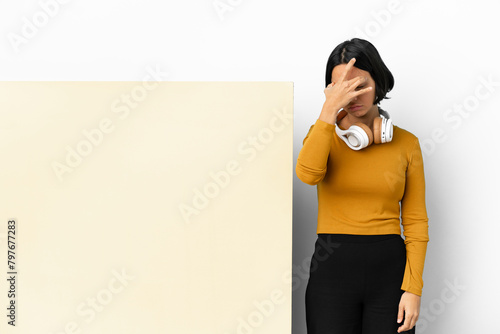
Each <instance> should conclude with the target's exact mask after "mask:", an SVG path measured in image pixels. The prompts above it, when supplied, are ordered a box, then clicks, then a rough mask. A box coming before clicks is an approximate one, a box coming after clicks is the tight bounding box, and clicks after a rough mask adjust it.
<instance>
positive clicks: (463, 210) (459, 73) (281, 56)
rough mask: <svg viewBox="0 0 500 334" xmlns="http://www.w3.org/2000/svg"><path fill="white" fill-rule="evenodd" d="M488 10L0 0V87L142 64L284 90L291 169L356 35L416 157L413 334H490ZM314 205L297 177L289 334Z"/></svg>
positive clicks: (492, 59)
mask: <svg viewBox="0 0 500 334" xmlns="http://www.w3.org/2000/svg"><path fill="white" fill-rule="evenodd" d="M496 3H497V2H495V1H487V0H476V1H463V0H462V1H457V0H454V1H451V0H446V1H439V2H438V1H430V0H412V1H405V0H400V1H397V0H396V1H391V0H383V1H382V0H377V1H367V0H366V1H356V2H347V1H326V0H323V1H311V2H306V1H290V0H288V1H284V0H281V1H263V0H242V1H241V0H222V1H213V0H205V1H194V0H192V1H158V0H156V1H154V0H141V1H138V0H128V1H123V0H122V1H118V0H112V1H111V0H108V1H96V0H85V1H78V0H72V1H67V3H63V1H62V0H61V1H60V2H55V0H52V1H49V0H45V1H43V0H41V1H33V0H30V1H20V0H18V1H9V2H7V1H2V2H1V4H0V36H1V39H0V80H142V79H143V78H144V77H145V76H146V75H147V72H146V68H147V67H148V66H149V67H157V68H160V69H161V70H162V71H163V72H165V73H166V74H165V75H163V77H164V79H165V80H170V81H188V80H189V81H293V82H294V92H295V98H294V99H295V100H294V103H295V110H294V111H295V119H294V131H295V132H294V147H295V148H294V154H295V160H296V157H297V155H298V152H299V150H300V148H301V147H302V139H303V137H304V136H305V134H306V132H307V130H308V129H309V127H310V125H311V124H313V123H314V122H315V120H316V119H317V117H318V116H319V112H320V110H321V106H322V104H323V101H324V94H323V89H324V84H325V83H324V76H325V73H324V71H325V66H326V61H327V59H328V56H329V54H330V52H331V51H332V49H333V48H334V47H335V46H336V45H337V44H339V43H340V42H342V41H344V40H346V39H350V38H352V37H365V38H368V39H369V40H370V41H371V42H372V43H373V44H374V45H375V46H376V47H377V49H378V50H379V52H380V54H381V56H382V58H383V60H384V61H385V62H386V65H387V66H388V67H389V69H390V70H391V71H392V73H393V75H394V77H395V87H394V89H393V91H392V92H391V93H390V94H389V96H390V97H391V98H392V99H391V100H384V101H383V102H382V104H381V107H383V108H384V109H386V110H387V111H388V112H389V113H390V114H391V116H392V118H393V120H394V123H395V124H397V125H399V126H400V127H403V128H405V129H407V130H409V131H411V132H413V133H414V134H415V135H417V136H418V137H419V138H420V141H421V144H422V145H423V149H424V162H425V171H426V178H427V206H428V214H429V218H430V220H429V225H430V230H429V232H430V242H429V246H428V253H427V259H426V267H425V272H424V292H423V297H422V309H421V315H420V320H419V323H418V326H420V328H419V330H418V331H419V332H422V333H429V334H431V333H444V332H446V333H472V332H482V331H492V330H497V328H498V324H497V319H496V318H497V317H498V314H499V311H500V307H499V306H498V302H497V301H498V300H499V299H500V292H499V291H500V289H499V288H498V276H497V273H498V271H499V270H498V255H500V245H499V244H498V242H497V236H498V233H499V232H500V228H499V223H500V218H499V217H498V214H497V212H498V207H499V205H500V201H499V195H498V188H499V186H500V181H499V176H498V152H499V150H498V146H497V145H498V137H497V136H498V131H497V128H498V125H497V124H498V122H499V120H500V117H499V114H498V107H497V106H498V103H499V102H500V66H499V65H498V59H500V57H499V56H500V48H499V47H498V32H499V31H500V24H499V20H498V8H497V7H498V6H497V5H496ZM43 4H47V5H43ZM49 4H50V5H49ZM214 4H215V5H219V8H222V9H219V11H218V10H216V9H215V6H214ZM224 6H225V7H224ZM223 8H226V10H224V9H223ZM13 40H16V41H17V43H18V44H16V43H15V42H13ZM488 81H489V82H490V84H489V85H487V84H485V82H488ZM450 109H451V110H450ZM459 110H462V111H461V113H459V112H458V111H459ZM0 112H2V113H3V112H8V111H7V110H1V111H0ZM1 128H2V125H0V129H1ZM316 205H317V201H316V188H315V187H311V186H308V185H306V184H304V183H302V182H300V181H299V180H298V179H297V178H296V176H295V178H294V254H293V255H294V274H295V276H296V277H297V281H298V282H299V283H300V285H299V286H298V287H297V288H296V289H294V291H293V293H294V297H293V298H294V299H293V302H294V305H293V333H296V334H302V333H305V332H306V331H305V314H304V292H305V286H306V283H307V279H306V278H304V277H307V270H308V265H309V264H308V259H309V258H310V256H311V255H312V251H313V246H314V240H315V238H316V235H315V232H316V217H317V216H316V214H317V208H316Z"/></svg>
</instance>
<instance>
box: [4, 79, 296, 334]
mask: <svg viewBox="0 0 500 334" xmlns="http://www.w3.org/2000/svg"><path fill="white" fill-rule="evenodd" d="M292 115H293V84H292V83H291V82H154V81H150V82H1V83H0V154H1V157H2V167H1V169H0V182H1V183H0V187H1V189H0V247H1V248H0V257H1V259H0V260H1V262H0V263H2V265H1V268H2V273H1V276H2V280H1V283H0V289H1V291H0V296H1V298H0V302H1V306H2V307H1V309H2V310H3V311H2V312H3V314H2V317H1V319H2V320H1V325H0V329H1V330H0V332H1V333H43V334H55V333H58V334H59V333H96V334H97V333H99V334H101V333H120V334H128V333H176V334H184V333H185V334H193V333H203V334H212V333H213V334H215V333H217V334H234V333H246V334H250V333H269V334H271V333H273V334H275V333H290V332H291V328H290V327H291V265H292V175H293V174H292V169H293V162H292V159H293V150H292V143H293V140H292V133H293V118H292ZM9 221H10V223H9ZM13 225H14V226H15V227H14V228H10V229H11V230H15V233H16V234H15V239H13V238H10V240H9V234H8V233H9V232H8V230H9V226H13ZM11 234H12V233H11ZM9 241H10V243H9ZM12 246H14V247H12ZM9 248H10V249H11V253H10V254H11V255H14V256H13V257H11V258H10V260H11V262H10V265H13V266H12V267H10V268H8V267H7V265H8V260H9V259H8V254H9V253H8V250H9ZM9 273H12V274H9ZM8 279H10V281H9V280H8ZM9 291H12V292H13V293H11V294H9V293H8V292H9ZM12 294H14V295H15V296H12ZM9 295H10V296H9ZM11 305H13V306H11ZM9 307H10V310H9V309H7V308H9ZM9 321H13V324H15V326H12V325H9V324H8V322H9Z"/></svg>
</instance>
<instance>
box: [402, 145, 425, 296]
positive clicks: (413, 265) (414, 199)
mask: <svg viewBox="0 0 500 334" xmlns="http://www.w3.org/2000/svg"><path fill="white" fill-rule="evenodd" d="M408 159H409V160H408V161H409V163H408V167H407V170H406V183H405V191H404V195H403V198H402V200H401V219H402V222H401V223H402V225H403V229H404V231H403V234H404V236H405V245H406V267H405V273H404V277H403V283H402V285H401V289H402V290H404V291H408V292H411V293H414V294H416V295H419V296H421V295H422V288H423V285H424V283H423V279H422V276H423V271H424V262H425V254H426V251H427V242H428V241H429V235H428V217H427V211H426V207H425V179H424V164H423V158H422V151H421V149H420V144H419V142H418V139H415V143H414V146H413V150H411V151H410V153H409V156H408Z"/></svg>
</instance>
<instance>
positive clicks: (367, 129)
mask: <svg viewBox="0 0 500 334" xmlns="http://www.w3.org/2000/svg"><path fill="white" fill-rule="evenodd" d="M353 125H357V126H359V127H360V128H361V129H363V131H364V132H365V133H366V135H367V136H368V146H369V145H371V144H373V133H372V130H370V127H369V126H368V125H366V124H363V123H354V124H353Z"/></svg>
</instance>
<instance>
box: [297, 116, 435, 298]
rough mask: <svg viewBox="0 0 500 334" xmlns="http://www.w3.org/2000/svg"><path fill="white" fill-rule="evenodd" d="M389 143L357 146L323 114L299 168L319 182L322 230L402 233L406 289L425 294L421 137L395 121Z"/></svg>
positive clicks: (309, 136) (310, 179)
mask: <svg viewBox="0 0 500 334" xmlns="http://www.w3.org/2000/svg"><path fill="white" fill-rule="evenodd" d="M393 129H394V133H393V139H392V141H391V142H389V143H384V144H372V145H370V146H368V147H366V148H364V149H361V150H359V151H355V150H352V149H350V148H349V147H348V146H347V144H346V143H345V142H344V141H342V139H340V138H339V136H337V134H336V133H335V125H333V124H330V123H327V122H324V121H322V120H320V119H318V120H317V121H316V123H315V124H314V125H312V126H311V127H310V129H309V132H308V133H307V135H306V137H305V138H304V140H303V146H302V149H301V150H300V153H299V156H298V159H297V165H296V168H295V172H296V174H297V176H298V178H299V179H300V180H301V181H303V182H305V183H307V184H310V185H317V195H318V226H317V233H318V234H319V233H343V234H401V224H402V225H403V235H404V237H405V238H404V239H405V240H404V243H405V247H406V266H405V273H404V277H403V282H402V285H401V289H402V290H404V291H408V292H411V293H414V294H416V295H419V296H421V295H422V288H423V285H424V283H423V279H422V275H423V270H424V262H425V253H426V250H427V242H428V241H429V236H428V218H427V211H426V207H425V180H424V166H423V159H422V151H421V149H420V144H419V141H418V138H417V137H416V136H414V135H413V134H411V133H410V132H408V131H406V130H404V129H402V128H399V127H397V126H394V128H393Z"/></svg>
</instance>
